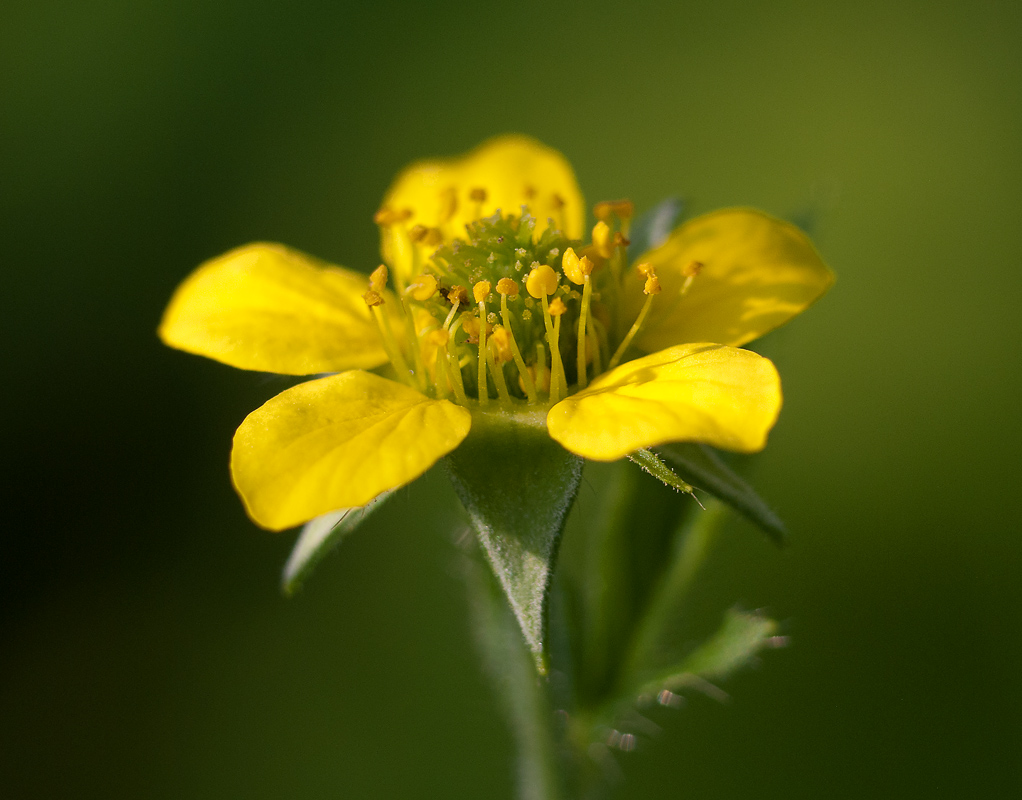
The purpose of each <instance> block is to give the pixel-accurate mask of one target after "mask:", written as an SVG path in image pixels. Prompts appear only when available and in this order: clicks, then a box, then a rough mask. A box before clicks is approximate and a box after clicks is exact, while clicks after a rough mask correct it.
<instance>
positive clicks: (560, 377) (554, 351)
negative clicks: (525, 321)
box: [541, 296, 568, 403]
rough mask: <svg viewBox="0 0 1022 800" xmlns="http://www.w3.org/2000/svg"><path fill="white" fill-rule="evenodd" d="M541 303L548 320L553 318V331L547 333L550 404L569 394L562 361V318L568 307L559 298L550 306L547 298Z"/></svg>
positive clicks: (542, 299) (543, 298)
mask: <svg viewBox="0 0 1022 800" xmlns="http://www.w3.org/2000/svg"><path fill="white" fill-rule="evenodd" d="M541 302H542V303H543V313H544V314H545V315H546V317H547V318H548V319H549V318H551V317H552V318H553V331H552V332H551V331H549V330H548V331H547V341H548V342H549V343H550V364H551V366H552V373H553V376H552V379H551V382H550V402H552V403H556V402H557V401H558V400H560V399H561V392H564V393H565V394H567V393H568V380H567V378H566V377H565V375H564V364H563V362H562V361H561V316H562V315H563V314H564V312H566V311H567V310H568V307H567V306H566V305H564V301H563V300H561V298H559V297H555V298H554V299H553V302H552V303H550V304H549V305H548V304H547V299H546V296H544V297H542V298H541Z"/></svg>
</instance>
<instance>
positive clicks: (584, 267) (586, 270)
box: [578, 256, 596, 277]
mask: <svg viewBox="0 0 1022 800" xmlns="http://www.w3.org/2000/svg"><path fill="white" fill-rule="evenodd" d="M595 267H596V265H595V264H594V263H593V262H592V261H591V260H590V258H589V256H582V258H580V259H579V260H578V268H579V270H581V272H582V275H583V277H584V276H586V275H592V274H593V269H594V268H595Z"/></svg>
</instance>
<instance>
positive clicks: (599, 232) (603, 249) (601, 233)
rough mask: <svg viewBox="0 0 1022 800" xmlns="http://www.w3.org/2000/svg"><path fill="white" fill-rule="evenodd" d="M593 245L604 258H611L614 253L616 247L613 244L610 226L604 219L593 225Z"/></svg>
mask: <svg viewBox="0 0 1022 800" xmlns="http://www.w3.org/2000/svg"><path fill="white" fill-rule="evenodd" d="M593 246H594V247H595V248H596V252H597V253H599V254H600V255H601V256H602V257H603V258H610V257H611V255H612V254H613V253H614V247H613V245H612V244H611V234H610V226H609V225H607V223H606V222H604V221H603V220H602V219H601V220H600V221H599V222H597V223H596V225H594V226H593Z"/></svg>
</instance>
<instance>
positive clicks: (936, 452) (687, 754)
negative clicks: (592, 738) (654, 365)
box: [0, 0, 1022, 798]
mask: <svg viewBox="0 0 1022 800" xmlns="http://www.w3.org/2000/svg"><path fill="white" fill-rule="evenodd" d="M1020 89H1022V15H1020V7H1019V6H1018V4H1017V3H1014V2H1002V3H995V2H989V3H987V2H983V3H975V2H974V3H967V2H958V3H942V4H941V3H933V2H884V3H879V2H877V3H866V2H857V3H850V2H849V3H832V4H819V3H811V2H789V1H788V0H780V1H776V0H775V1H774V2H765V1H761V2H745V3H730V2H715V3H700V4H696V3H688V2H685V3H667V2H664V3H649V2H632V3H621V2H619V3H589V4H567V3H565V4H553V3H533V2H519V3H513V4H502V5H496V4H494V5H488V4H481V3H471V2H459V0H447V2H443V3H440V4H436V5H433V6H426V5H422V6H418V5H412V4H407V5H404V4H399V3H392V2H386V1H385V0H383V1H380V2H375V3H372V4H367V5H364V6H363V5H357V6H356V5H355V4H346V3H329V2H315V1H314V0H291V2H288V3H282V2H281V3H271V2H264V1H260V2H253V1H252V0H247V1H246V2H239V1H238V0H220V2H217V3H213V2H199V1H198V0H194V1H192V2H188V1H187V0H176V2H169V1H168V0H162V1H161V2H140V1H139V0H106V1H105V2H87V1H83V2H76V3H70V2H54V1H53V0H32V2H28V1H27V0H6V1H5V3H4V4H3V7H2V10H0V232H2V243H3V247H2V252H3V282H4V286H3V290H2V292H0V336H2V340H3V344H2V345H0V353H2V356H3V374H4V376H5V384H6V389H5V390H4V391H3V392H2V400H0V403H2V412H3V419H4V428H5V431H4V435H3V440H4V447H3V454H4V458H3V459H2V467H0V469H2V470H3V476H2V481H0V487H2V488H0V491H2V493H3V509H4V512H5V514H4V515H5V518H6V520H5V524H4V525H3V533H2V534H0V536H2V540H0V541H2V553H3V556H2V561H0V570H2V573H0V577H2V580H0V615H2V616H0V625H2V628H0V636H2V639H0V641H2V644H0V786H2V787H3V789H2V790H0V793H2V794H3V795H4V796H5V797H18V798H21V797H26V798H27V797H104V798H111V797H168V798H171V797H172V798H205V797H211V798H212V797H217V798H223V797H239V798H241V797H244V798H261V797H266V798H277V797H472V798H483V797H485V798H490V797H493V798H508V797H510V796H511V775H512V769H513V764H512V760H511V752H510V738H509V736H508V734H507V733H506V731H505V728H504V725H503V722H502V719H501V717H500V715H499V711H498V705H497V704H496V702H495V701H494V698H493V696H492V694H491V692H490V689H489V687H488V685H487V684H486V682H485V680H484V678H483V676H482V675H481V674H480V672H479V669H478V667H477V664H476V656H475V653H474V651H473V645H472V642H471V638H470V634H469V630H468V627H467V622H466V614H465V598H464V592H463V587H462V586H461V582H460V578H459V575H458V571H457V567H456V564H457V559H456V557H455V548H454V547H453V546H452V543H451V540H452V534H453V532H455V531H456V529H457V527H458V525H459V524H460V522H459V520H460V518H459V516H458V514H457V512H456V500H455V499H454V495H453V493H452V491H451V490H450V488H449V486H448V484H447V480H446V477H445V476H444V475H443V474H442V473H431V474H430V475H429V476H427V478H426V479H424V480H422V481H420V482H419V483H417V484H415V485H414V486H413V487H411V488H410V489H408V490H406V491H403V492H401V493H400V495H399V497H398V498H397V499H396V500H394V501H392V502H391V503H390V504H389V505H388V506H387V507H386V509H385V510H384V511H381V512H380V513H379V514H378V515H377V516H376V517H375V518H373V520H372V521H371V522H370V523H368V524H367V525H366V527H365V528H364V529H363V530H361V531H360V532H359V533H358V534H357V535H356V536H353V537H352V538H351V539H349V540H348V541H347V542H346V543H345V544H344V545H343V547H342V548H341V550H340V551H339V552H338V553H337V554H336V555H335V556H333V557H331V558H330V559H329V560H328V561H327V562H326V563H325V565H324V566H323V567H321V569H320V570H319V572H318V573H317V574H316V575H315V576H314V579H313V580H312V581H311V583H310V584H309V585H308V586H307V589H306V590H305V591H304V592H303V593H302V594H301V595H300V596H299V597H298V598H297V599H295V600H292V601H285V600H284V599H282V598H281V596H280V594H279V592H278V586H277V581H278V575H279V570H280V567H281V565H282V563H283V560H284V558H285V557H286V554H287V552H288V550H289V547H290V544H291V539H292V536H291V535H290V534H283V535H271V534H268V533H266V532H263V531H260V530H258V529H256V528H255V527H254V526H253V525H252V524H251V523H249V522H248V520H247V519H246V518H245V516H244V514H243V512H242V509H241V506H240V503H238V502H237V500H236V498H235V496H234V494H233V492H232V490H231V487H230V483H229V478H228V473H227V454H228V449H229V445H230V439H231V435H232V433H233V431H234V428H235V427H236V426H237V424H238V423H239V422H240V421H241V419H242V418H243V417H244V415H245V414H246V413H248V411H250V410H252V409H253V408H255V407H256V406H257V405H259V404H260V403H262V402H263V401H264V400H266V399H267V398H268V397H270V396H271V395H273V394H274V393H276V391H278V390H279V389H280V388H282V386H283V385H282V384H279V383H278V382H277V381H276V379H274V378H268V377H266V376H262V375H254V374H250V373H243V372H240V371H235V370H231V369H229V368H226V367H223V366H220V365H218V364H215V363H213V362H209V361H205V360H202V359H199V358H195V357H191V356H187V355H184V354H181V353H178V352H173V351H170V350H167V349H165V348H163V347H162V346H161V345H160V344H159V343H158V342H157V340H156V337H155V334H154V329H155V327H156V324H157V321H158V319H159V316H160V313H161V311H162V308H163V306H164V304H165V302H166V301H167V299H168V298H169V296H170V293H171V291H172V290H173V288H174V287H175V285H176V284H177V283H178V282H179V281H180V280H181V279H182V278H183V277H184V276H185V275H186V274H187V273H188V271H189V270H191V269H192V268H193V267H194V266H195V265H196V264H198V263H199V262H200V261H202V260H204V259H206V258H208V257H211V256H213V255H216V254H219V253H221V252H223V251H225V250H227V249H229V248H231V247H233V246H235V245H238V244H241V243H244V242H248V241H251V240H256V239H268V240H277V241H282V242H287V243H288V244H290V245H293V246H295V247H298V248H300V249H303V250H306V251H308V252H311V253H315V254H317V255H319V256H321V257H323V258H326V259H329V260H332V261H335V262H337V263H341V264H345V265H347V266H352V267H357V268H360V269H367V268H371V267H373V266H375V264H376V263H377V258H378V256H377V252H376V248H377V233H376V230H375V227H374V226H373V225H372V221H371V216H372V213H373V211H374V210H375V209H376V207H377V204H378V202H379V200H380V197H381V196H382V194H383V192H384V190H385V189H386V187H387V185H388V182H389V181H390V179H391V178H392V176H393V175H394V174H395V173H396V171H397V170H398V169H400V168H401V167H402V166H403V165H405V164H406V163H407V162H409V161H411V160H413V159H416V158H419V157H423V156H428V155H443V154H454V153H458V152H461V151H463V150H466V149H468V148H470V147H472V146H473V145H475V144H476V143H478V142H479V141H481V140H482V139H483V138H485V137H488V136H490V135H493V134H496V133H500V132H504V131H521V132H524V133H529V134H532V135H534V136H536V137H538V138H540V139H542V140H543V141H545V142H547V143H549V144H551V145H553V146H554V147H557V148H559V149H560V150H562V151H563V152H564V153H565V154H566V155H567V156H568V158H569V159H571V160H572V162H573V164H574V165H575V168H576V171H577V174H578V176H579V180H580V182H581V184H582V188H583V191H584V192H585V193H586V196H587V198H588V199H589V200H590V201H592V202H594V201H596V200H599V199H606V198H616V197H620V196H628V197H630V198H631V199H633V200H634V201H635V202H636V204H637V206H638V207H639V208H640V209H642V208H645V207H648V206H649V205H652V204H653V203H655V202H657V201H659V200H660V199H662V198H663V197H665V196H667V195H669V194H675V193H680V194H682V195H684V196H686V197H687V198H689V200H690V203H691V205H690V208H691V209H692V210H694V211H705V210H709V209H712V208H715V207H719V206H723V205H732V204H748V205H754V206H758V207H760V208H763V209H765V210H768V211H770V212H773V213H776V214H779V215H788V216H790V215H793V214H797V213H800V212H802V211H803V210H804V209H806V208H810V207H812V208H816V209H817V210H818V211H819V212H820V213H819V214H818V220H819V225H818V227H817V229H816V235H815V238H816V241H817V243H818V246H819V247H820V249H821V251H822V252H823V254H824V256H825V258H826V259H827V261H828V262H829V263H830V264H831V265H832V266H833V267H834V269H835V270H836V272H837V273H838V276H839V280H838V283H837V285H836V286H835V288H834V290H833V291H832V292H831V293H830V294H829V295H828V296H826V297H825V298H824V299H823V300H822V301H821V302H820V303H819V304H818V305H816V306H815V307H813V308H812V309H811V310H810V311H809V312H808V313H806V314H805V315H804V316H802V317H801V318H799V319H798V320H796V321H795V322H794V323H793V324H792V325H790V326H789V327H788V328H786V329H785V330H784V331H783V332H782V333H779V334H777V335H775V336H774V337H773V340H772V342H771V345H770V347H771V351H770V352H771V354H772V355H773V356H774V358H775V360H776V361H777V363H778V365H779V368H780V370H781V374H782V376H783V378H784V386H785V394H786V406H785V410H784V413H783V414H782V418H781V421H780V424H779V425H778V426H777V428H776V430H775V432H774V434H773V436H772V440H771V444H770V447H769V448H768V449H767V451H766V452H765V453H764V454H763V455H762V456H761V457H760V458H758V459H757V461H756V463H755V475H754V482H755V483H756V485H757V487H758V488H759V489H760V491H761V493H762V494H763V495H764V496H765V497H766V498H767V499H768V500H769V501H770V502H771V503H772V504H773V505H774V506H775V507H776V508H777V510H778V511H779V512H780V514H781V515H782V517H784V518H785V519H786V521H787V522H788V524H789V526H790V527H791V529H792V532H793V537H792V545H791V546H790V547H788V548H787V549H785V550H780V551H779V550H776V549H774V548H773V547H771V546H770V545H769V544H767V543H766V542H765V541H764V540H763V538H762V537H761V536H760V535H759V534H758V533H757V532H756V531H755V530H754V529H752V528H751V526H749V525H747V524H745V523H744V522H741V521H737V520H735V521H733V522H732V523H731V524H730V525H729V528H728V531H727V535H726V537H725V539H726V542H725V544H724V546H723V547H722V548H721V549H720V551H719V552H718V553H717V556H716V558H715V559H714V560H713V563H712V564H711V567H710V569H711V573H712V575H713V576H714V579H715V580H716V581H717V583H716V584H715V585H716V587H717V588H716V589H715V591H717V592H718V593H719V595H720V597H721V601H722V603H729V602H732V601H739V602H740V603H741V604H742V605H743V606H744V607H746V608H759V607H765V608H767V609H768V610H769V611H770V613H772V614H773V615H774V616H775V617H777V618H778V619H780V620H782V621H783V623H784V628H785V632H786V633H788V634H789V635H790V636H791V637H792V645H791V647H789V648H787V649H785V650H782V651H778V652H775V653H770V654H767V655H766V657H765V658H764V660H763V663H762V665H761V668H760V669H758V670H755V671H752V672H747V673H745V674H744V675H742V676H741V677H740V678H738V679H736V680H734V681H732V682H730V683H729V684H728V686H727V689H728V691H729V692H730V693H731V695H732V698H733V699H732V701H731V702H730V703H728V704H726V705H721V704H718V703H716V702H714V701H711V700H708V699H700V698H698V697H694V698H692V700H691V702H690V704H689V705H688V707H687V708H685V709H683V710H681V711H679V712H677V713H676V715H675V716H673V717H671V718H669V721H668V723H667V726H666V730H665V733H664V734H663V735H662V736H661V737H660V738H659V739H658V740H656V741H654V742H646V743H644V746H643V747H640V749H639V751H638V752H636V753H632V754H627V755H622V756H621V757H620V763H621V765H622V768H623V771H624V773H625V775H626V781H625V783H624V785H623V786H622V787H621V790H620V797H622V798H652V797H681V796H684V797H697V798H734V797H739V796H745V797H758V798H768V797H785V798H787V797H827V798H861V797H884V798H887V797H890V798H905V797H919V798H934V797H947V798H962V797H984V798H985V797H1013V796H1019V795H1018V793H1019V792H1020V791H1022V688H1020V680H1019V679H1020V674H1022V636H1020V632H1022V583H1020V581H1019V567H1020V565H1022V532H1020V530H1019V524H1018V520H1019V513H1020V500H1019V494H1020V493H1019V489H1018V484H1019V476H1020V472H1022V470H1020V468H1019V465H1018V459H1019V453H1020V451H1022V447H1020V445H1022V436H1020V432H1022V425H1020V421H1019V398H1020V388H1022V385H1020V375H1019V368H1018V363H1019V356H1018V354H1016V353H1015V352H1014V351H1013V349H1012V347H1013V346H1014V344H1015V343H1018V341H1019V340H1020V327H1022V326H1020V314H1019V303H1020V300H1022V294H1020V291H1019V290H1020V288H1022V270H1020V266H1022V221H1020V212H1022V202H1020V186H1022V147H1020V141H1022V138H1020V137H1022V93H1020ZM583 500H584V492H583Z"/></svg>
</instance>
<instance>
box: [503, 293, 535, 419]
mask: <svg viewBox="0 0 1022 800" xmlns="http://www.w3.org/2000/svg"><path fill="white" fill-rule="evenodd" d="M497 293H498V294H499V295H500V319H501V322H503V323H504V328H503V330H504V331H506V332H507V336H508V340H509V342H508V343H509V344H510V346H511V355H512V356H513V357H514V360H515V366H516V367H518V377H519V379H520V380H521V383H522V391H524V392H525V394H526V396H527V397H528V398H529V402H530V403H535V402H536V385H535V384H534V383H533V382H532V376H531V375H530V374H529V370H528V369H527V368H526V366H525V359H523V358H522V352H521V351H520V350H519V349H518V342H516V341H515V333H514V331H513V330H512V329H511V319H510V317H511V315H510V313H509V312H508V310H507V298H508V297H517V296H518V284H517V283H515V282H514V281H513V280H511V279H510V278H501V279H500V280H499V281H497Z"/></svg>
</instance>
